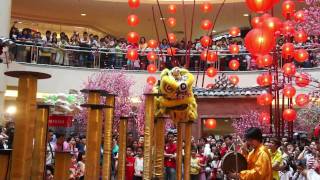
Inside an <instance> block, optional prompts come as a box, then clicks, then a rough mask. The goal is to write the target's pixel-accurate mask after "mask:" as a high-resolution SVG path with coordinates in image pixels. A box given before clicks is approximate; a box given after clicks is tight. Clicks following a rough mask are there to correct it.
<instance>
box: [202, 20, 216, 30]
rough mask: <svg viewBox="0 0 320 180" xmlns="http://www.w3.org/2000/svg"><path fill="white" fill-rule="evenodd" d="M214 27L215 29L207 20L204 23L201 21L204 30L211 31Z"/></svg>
mask: <svg viewBox="0 0 320 180" xmlns="http://www.w3.org/2000/svg"><path fill="white" fill-rule="evenodd" d="M212 27H213V24H212V22H211V21H210V20H209V19H205V20H202V21H201V28H202V29H203V30H206V31H208V30H211V29H212Z"/></svg>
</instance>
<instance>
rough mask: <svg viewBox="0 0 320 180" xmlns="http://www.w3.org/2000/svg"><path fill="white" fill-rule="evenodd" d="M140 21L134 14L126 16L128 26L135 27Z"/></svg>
mask: <svg viewBox="0 0 320 180" xmlns="http://www.w3.org/2000/svg"><path fill="white" fill-rule="evenodd" d="M139 22H140V20H139V17H138V16H137V15H135V14H130V15H129V16H128V25H129V26H137V25H138V24H139Z"/></svg>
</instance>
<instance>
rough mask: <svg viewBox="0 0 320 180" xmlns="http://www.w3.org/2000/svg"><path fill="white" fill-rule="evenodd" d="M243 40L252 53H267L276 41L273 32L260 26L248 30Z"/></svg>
mask: <svg viewBox="0 0 320 180" xmlns="http://www.w3.org/2000/svg"><path fill="white" fill-rule="evenodd" d="M244 41H245V46H246V48H247V50H248V51H249V52H250V53H251V54H252V55H258V54H268V53H269V52H270V51H271V50H272V48H273V47H274V46H275V43H276V41H275V36H274V33H272V32H270V31H268V30H264V29H261V28H255V29H252V30H250V31H249V32H248V33H247V35H246V37H245V39H244Z"/></svg>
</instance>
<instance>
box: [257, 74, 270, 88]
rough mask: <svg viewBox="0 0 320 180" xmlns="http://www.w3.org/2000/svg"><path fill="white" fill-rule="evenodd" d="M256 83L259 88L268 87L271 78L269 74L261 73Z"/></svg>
mask: <svg viewBox="0 0 320 180" xmlns="http://www.w3.org/2000/svg"><path fill="white" fill-rule="evenodd" d="M257 82H259V85H260V86H270V85H271V84H272V76H271V75H270V74H269V73H263V74H261V75H260V77H259V76H258V79H257Z"/></svg>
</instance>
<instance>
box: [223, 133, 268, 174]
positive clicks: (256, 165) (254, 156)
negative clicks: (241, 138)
mask: <svg viewBox="0 0 320 180" xmlns="http://www.w3.org/2000/svg"><path fill="white" fill-rule="evenodd" d="M245 139H246V143H245V144H244V147H243V153H242V154H243V155H244V156H245V157H246V159H247V162H248V170H244V171H241V172H240V173H229V174H228V176H229V178H234V179H243V180H258V179H259V180H272V165H271V156H270V154H269V151H268V149H267V148H266V147H265V146H264V145H263V144H262V132H261V130H260V129H259V128H255V127H251V128H249V129H247V130H246V133H245ZM248 147H250V148H252V149H253V150H252V151H251V152H250V153H248V150H247V149H248Z"/></svg>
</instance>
